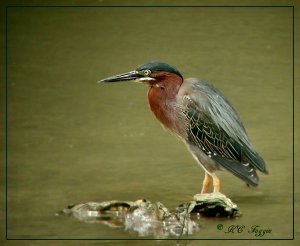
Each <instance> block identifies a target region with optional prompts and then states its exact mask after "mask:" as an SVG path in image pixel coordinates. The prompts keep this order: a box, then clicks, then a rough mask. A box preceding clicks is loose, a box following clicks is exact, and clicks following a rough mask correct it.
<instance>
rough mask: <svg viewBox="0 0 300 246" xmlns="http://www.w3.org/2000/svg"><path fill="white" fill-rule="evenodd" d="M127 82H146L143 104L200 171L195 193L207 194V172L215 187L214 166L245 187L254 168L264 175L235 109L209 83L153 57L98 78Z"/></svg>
mask: <svg viewBox="0 0 300 246" xmlns="http://www.w3.org/2000/svg"><path fill="white" fill-rule="evenodd" d="M128 80H134V81H138V82H142V83H145V84H146V85H147V86H148V88H149V89H148V102H149V105H150V109H151V111H152V112H153V114H154V115H155V117H156V118H157V119H158V120H159V121H160V122H161V123H162V125H163V126H164V127H165V128H167V129H169V130H171V132H173V133H175V134H176V135H177V136H179V138H180V139H181V140H182V141H183V142H184V143H185V145H186V146H187V148H188V150H189V151H190V153H191V154H192V156H193V157H194V158H195V160H196V161H197V162H198V164H199V165H200V166H201V167H202V168H203V169H204V170H205V176H204V180H203V186H202V190H201V193H207V192H208V190H209V187H210V176H211V177H212V179H213V186H214V190H213V191H214V192H218V191H219V190H220V180H219V178H218V177H217V175H216V171H218V170H227V171H229V172H231V173H232V174H234V175H235V176H236V177H238V178H240V179H241V180H243V181H244V182H246V184H247V185H248V186H257V185H258V182H259V178H258V176H257V173H256V170H257V169H258V170H259V171H261V172H263V173H265V174H268V171H267V169H266V165H265V162H264V160H263V159H262V158H261V157H260V156H259V154H258V153H257V152H256V150H255V149H254V147H253V145H252V144H251V142H250V140H249V137H248V135H247V133H246V130H245V128H244V126H243V123H242V122H241V120H240V118H239V116H238V115H237V113H236V111H235V110H234V108H233V107H232V106H231V104H230V103H229V101H228V100H227V99H226V98H225V97H224V95H223V94H222V93H221V92H220V91H219V90H217V89H216V88H215V87H213V86H212V85H210V84H207V83H205V82H204V81H201V80H199V79H196V78H189V79H183V77H182V75H181V73H180V72H179V71H178V70H177V69H176V68H175V67H173V66H170V65H168V64H166V63H164V62H159V61H152V62H149V63H145V64H143V65H141V66H139V67H138V68H136V69H135V70H133V71H131V72H127V73H123V74H119V75H115V76H112V77H108V78H105V79H102V80H101V82H116V81H128Z"/></svg>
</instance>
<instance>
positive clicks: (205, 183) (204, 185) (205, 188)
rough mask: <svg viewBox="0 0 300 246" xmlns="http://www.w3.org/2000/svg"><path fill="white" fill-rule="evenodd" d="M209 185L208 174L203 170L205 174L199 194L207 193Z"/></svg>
mask: <svg viewBox="0 0 300 246" xmlns="http://www.w3.org/2000/svg"><path fill="white" fill-rule="evenodd" d="M209 185H210V179H209V175H208V174H207V173H206V172H205V176H204V179H203V183H202V190H201V194H204V193H208V190H209Z"/></svg>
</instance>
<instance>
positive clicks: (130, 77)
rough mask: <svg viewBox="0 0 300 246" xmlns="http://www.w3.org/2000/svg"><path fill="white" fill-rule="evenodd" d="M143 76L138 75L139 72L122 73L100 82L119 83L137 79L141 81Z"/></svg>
mask: <svg viewBox="0 0 300 246" xmlns="http://www.w3.org/2000/svg"><path fill="white" fill-rule="evenodd" d="M141 77H142V76H141V75H140V74H138V73H137V71H135V70H134V71H131V72H127V73H122V74H118V75H114V76H111V77H107V78H105V79H101V80H100V81H98V82H117V81H127V80H135V79H139V78H141Z"/></svg>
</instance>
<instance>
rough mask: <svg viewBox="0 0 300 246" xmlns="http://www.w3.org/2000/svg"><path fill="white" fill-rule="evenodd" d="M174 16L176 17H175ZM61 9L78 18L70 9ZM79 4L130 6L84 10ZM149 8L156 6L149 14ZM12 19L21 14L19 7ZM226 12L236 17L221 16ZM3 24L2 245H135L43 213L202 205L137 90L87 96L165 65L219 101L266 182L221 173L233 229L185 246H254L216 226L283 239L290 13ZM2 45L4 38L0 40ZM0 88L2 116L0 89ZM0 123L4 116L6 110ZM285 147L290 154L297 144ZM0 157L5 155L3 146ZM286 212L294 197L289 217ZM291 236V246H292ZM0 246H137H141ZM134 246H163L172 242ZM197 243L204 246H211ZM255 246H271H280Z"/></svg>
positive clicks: (234, 10)
mask: <svg viewBox="0 0 300 246" xmlns="http://www.w3.org/2000/svg"><path fill="white" fill-rule="evenodd" d="M274 2H275V1H273V2H272V1H269V2H266V3H267V4H266V5H269V6H271V5H274ZM132 3H133V4H132V5H137V4H138V2H132ZM146 3H147V2H145V3H144V4H145V5H146ZM168 3H169V2H160V3H159V4H161V5H168ZM176 3H177V5H180V4H182V3H181V2H174V3H173V4H174V5H176ZM195 3H197V2H195V1H194V2H191V5H193V4H195ZM213 3H214V4H217V2H213ZM279 3H280V2H279V1H277V4H279ZM281 3H283V4H282V5H292V3H290V2H283V1H282V2H281ZM284 3H285V4H284ZM44 4H45V5H50V4H49V2H48V3H47V2H44ZM72 4H76V5H77V6H79V5H80V2H78V3H76V2H74V3H72ZM89 4H91V5H99V6H101V5H114V6H120V5H121V4H122V5H126V4H128V3H127V2H124V3H121V4H120V3H118V2H117V1H90V2H86V3H85V5H89ZM155 4H158V2H155V1H152V2H148V5H152V6H153V5H155ZM185 4H187V3H185ZM214 4H212V5H214ZM8 5H11V6H13V5H18V2H17V1H16V2H8ZM19 5H20V4H19ZM22 5H29V4H26V2H22ZM52 5H53V3H52ZM65 5H70V3H69V2H65ZM217 5H222V4H217ZM233 5H241V4H238V2H233ZM4 10H5V9H4ZM6 10H7V29H6V31H7V36H6V38H7V47H6V49H5V48H4V49H3V50H4V51H6V52H7V56H6V59H7V60H5V56H4V58H3V60H2V62H3V66H2V70H3V71H4V73H5V63H6V65H7V67H6V68H7V80H6V82H7V84H6V85H7V95H6V96H7V100H6V102H7V105H6V106H7V132H6V133H7V135H6V137H7V142H6V147H7V159H6V160H7V165H5V163H4V165H1V178H3V179H2V180H3V182H2V183H1V188H2V191H3V194H4V195H3V198H4V199H3V202H2V204H1V207H3V208H4V209H3V210H2V211H1V219H2V220H1V222H2V225H6V221H5V215H6V212H7V228H6V229H7V237H8V238H9V239H138V236H137V235H136V234H130V233H128V232H126V231H124V230H122V229H118V230H115V229H110V228H108V227H106V226H104V225H101V224H85V223H83V222H80V221H77V220H75V219H74V218H72V217H56V216H55V213H56V212H57V211H58V210H61V209H62V208H64V207H66V206H67V205H68V204H71V203H80V202H88V201H104V200H113V199H118V200H137V199H140V198H146V199H149V200H151V201H160V202H162V203H163V204H164V205H166V206H167V207H168V208H175V207H176V206H177V205H178V204H180V203H181V202H183V201H186V200H188V199H191V197H192V196H193V195H194V194H195V193H198V192H200V189H201V184H202V178H203V175H204V172H203V170H202V169H201V168H200V167H199V166H198V165H197V164H196V163H195V161H194V160H193V158H192V157H191V156H190V154H189V153H188V151H187V150H186V148H185V146H184V145H183V144H182V143H181V142H180V141H179V140H178V139H176V138H175V137H174V136H172V135H170V134H169V133H168V132H166V131H165V130H163V129H162V128H161V127H160V124H159V123H158V122H157V121H156V120H155V119H154V117H153V116H152V115H151V112H150V111H149V109H148V106H147V100H146V93H147V88H146V87H144V86H142V85H139V84H136V83H131V82H126V83H125V82H124V83H114V84H98V83H97V81H98V80H100V79H101V78H104V77H107V76H110V75H114V74H118V73H122V72H126V71H130V70H133V69H134V68H135V67H137V66H138V65H141V64H143V63H145V62H147V61H150V60H163V61H165V62H167V63H170V64H172V65H174V66H176V67H177V68H178V69H179V71H180V72H181V73H182V75H183V76H184V77H185V78H187V77H198V78H201V79H203V80H206V81H209V82H210V83H212V84H214V85H215V86H216V87H217V88H219V89H220V90H221V91H222V92H223V93H224V94H225V95H226V96H227V98H228V99H229V100H230V102H231V103H232V104H233V105H234V107H235V108H236V110H237V111H238V113H239V115H240V117H241V119H242V121H243V122H244V124H245V126H246V129H247V132H248V134H249V136H250V139H251V140H252V142H253V144H254V146H255V147H256V149H257V150H258V152H259V153H260V154H261V155H262V156H263V157H264V159H265V161H266V163H267V165H268V169H269V172H270V175H268V176H265V175H260V177H261V183H260V186H259V187H258V188H256V189H249V188H247V187H246V186H245V185H244V183H243V182H241V181H240V180H238V179H236V178H235V177H234V176H232V175H231V174H229V173H220V175H219V176H220V178H221V182H222V183H221V191H222V192H223V193H225V194H226V195H227V196H229V197H230V198H231V199H232V200H233V201H234V202H235V203H237V204H238V205H239V207H240V209H241V211H242V213H243V216H242V217H241V218H238V219H236V220H227V219H225V220H223V219H205V220H203V223H202V224H201V230H200V231H199V232H198V233H197V234H195V235H192V236H189V237H188V238H189V239H257V237H255V236H254V235H252V234H248V233H241V234H237V233H235V234H225V233H224V232H223V231H218V230H217V228H216V227H217V225H218V224H220V223H221V224H223V225H224V227H225V228H226V227H228V226H229V225H231V224H237V225H245V226H246V227H247V228H248V227H251V226H252V225H260V226H261V227H262V228H264V229H267V228H269V229H272V233H271V234H267V235H265V236H264V237H263V238H264V239H291V238H293V183H292V178H293V175H295V178H296V182H295V187H294V188H295V189H296V191H297V185H298V186H299V180H298V179H297V170H299V168H298V166H299V165H298V163H297V159H296V161H295V172H294V173H293V128H292V127H293V9H292V8H291V7H228V6H227V7H158V6H157V7H95V6H93V7H70V6H69V7H40V8H38V7H9V8H7V9H6ZM2 19H3V18H2ZM296 20H297V19H296ZM2 28H3V27H2ZM2 32H4V33H5V27H4V28H3V29H2ZM295 35H296V36H295V44H297V40H298V36H297V34H296V33H295ZM2 42H3V40H2ZM298 43H299V42H298ZM295 61H296V62H297V57H296V60H295ZM295 67H297V66H296V63H295ZM296 71H297V70H296ZM4 73H3V74H4ZM2 77H3V76H2ZM297 78H298V77H297V74H296V77H295V89H294V91H295V93H296V94H295V95H296V97H295V112H297V109H298V105H299V104H298V102H299V101H298V97H297V95H298V93H297V88H298V89H299V83H298V81H297ZM4 85H5V84H4ZM2 88H3V85H2ZM2 88H1V99H2V98H3V99H2V102H4V99H5V94H4V92H5V88H3V90H2ZM298 91H299V90H298ZM2 95H3V97H2ZM1 110H3V115H5V106H4V107H2V108H1ZM296 117H297V114H296ZM297 119H298V118H296V120H297ZM2 122H3V120H2ZM3 123H5V122H3ZM298 123H299V122H298ZM2 125H4V124H2ZM296 126H297V125H296ZM3 132H4V133H5V129H3V131H2V132H1V139H4V140H5V134H4V133H3ZM2 136H3V138H2ZM295 137H296V141H298V140H299V136H298V135H297V134H295ZM2 143H3V145H5V141H2ZM3 145H2V146H3ZM295 150H296V149H295ZM2 159H3V160H4V161H5V158H2ZM5 168H7V176H6V175H5V170H6V169H5ZM5 178H6V179H5ZM5 180H6V181H5ZM6 184H7V193H6V189H5V185H6ZM5 195H7V211H5ZM297 201H298V200H297V197H296V201H295V205H297ZM296 212H297V211H296ZM2 215H3V216H2ZM294 216H295V218H296V214H294ZM296 222H297V221H296ZM295 225H296V227H295V234H297V235H299V229H298V227H297V223H295ZM2 227H3V226H2ZM2 227H1V228H2ZM2 232H3V233H5V230H3V229H2ZM4 238H5V234H4ZM3 242H4V241H3ZM261 242H262V241H250V240H249V241H238V242H236V241H235V242H234V243H239V244H240V243H245V244H249V245H251V244H252V243H261ZM287 242H288V243H291V244H292V243H295V241H287ZM4 243H8V244H9V245H14V244H22V243H24V244H25V245H40V244H46V245H58V243H61V245H68V244H81V243H84V244H93V243H95V244H99V243H106V244H110V243H118V244H120V245H124V244H128V245H131V244H133V243H135V244H137V245H139V243H141V242H140V241H122V242H121V241H114V242H112V241H83V242H81V241H50V240H48V241H31V240H30V241H5V242H4ZM142 243H143V244H149V245H150V244H151V245H152V244H155V243H157V244H161V243H163V245H165V244H167V245H168V244H170V245H174V244H175V243H176V242H175V241H163V242H160V243H158V242H154V241H143V242H142ZM200 243H204V241H189V242H186V241H181V244H184V245H185V244H188V245H189V244H191V245H198V244H200ZM205 243H206V245H210V244H211V245H214V244H215V243H221V241H212V240H210V241H206V242H205ZM222 243H223V241H222ZM225 243H231V244H232V243H233V242H232V241H225ZM263 243H272V245H274V243H275V244H276V243H282V241H263Z"/></svg>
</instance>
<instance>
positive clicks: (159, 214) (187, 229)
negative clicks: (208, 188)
mask: <svg viewBox="0 0 300 246" xmlns="http://www.w3.org/2000/svg"><path fill="white" fill-rule="evenodd" d="M60 214H66V215H73V216H74V217H75V218H76V219H78V220H81V221H84V222H87V223H103V224H105V225H107V226H109V227H112V228H124V229H125V230H126V231H129V232H136V233H138V235H139V236H152V235H153V236H154V237H156V238H166V237H168V236H176V237H179V236H181V235H188V234H193V233H195V232H196V231H198V230H199V220H200V219H201V216H208V217H230V218H232V217H236V216H239V215H241V213H240V212H239V210H238V208H237V205H236V204H234V203H233V202H232V201H231V200H230V199H229V198H227V197H226V196H225V195H223V194H221V193H219V192H216V193H210V194H196V195H195V196H194V200H193V201H188V202H185V203H183V204H180V205H179V206H178V207H177V208H175V210H174V211H169V210H168V208H166V207H165V206H164V205H163V204H162V203H161V202H154V203H152V202H150V201H147V200H145V199H142V200H137V201H135V202H132V201H118V200H112V201H104V202H100V203H98V202H87V203H81V204H77V205H70V206H68V208H66V209H63V210H62V211H60V212H59V213H58V215H60ZM194 215H197V216H194ZM199 215H200V216H199Z"/></svg>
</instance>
